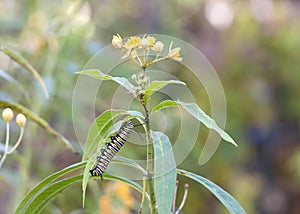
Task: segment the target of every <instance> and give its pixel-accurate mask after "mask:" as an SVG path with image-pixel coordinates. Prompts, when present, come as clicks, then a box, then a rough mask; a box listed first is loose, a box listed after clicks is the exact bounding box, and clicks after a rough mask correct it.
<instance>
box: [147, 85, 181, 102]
mask: <svg viewBox="0 0 300 214" xmlns="http://www.w3.org/2000/svg"><path fill="white" fill-rule="evenodd" d="M168 84H180V85H185V83H184V82H181V81H178V80H168V81H152V82H151V84H150V85H149V86H148V87H147V88H146V90H145V98H144V99H145V100H146V101H147V100H148V98H149V97H150V96H151V95H152V94H153V93H154V92H156V91H158V90H159V89H162V88H164V87H165V86H166V85H168Z"/></svg>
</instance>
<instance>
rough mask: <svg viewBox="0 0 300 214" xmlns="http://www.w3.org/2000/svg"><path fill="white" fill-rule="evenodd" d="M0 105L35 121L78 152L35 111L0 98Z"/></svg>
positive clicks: (74, 150)
mask: <svg viewBox="0 0 300 214" xmlns="http://www.w3.org/2000/svg"><path fill="white" fill-rule="evenodd" d="M0 107H4V108H11V109H13V110H15V111H17V112H19V113H22V114H24V115H25V116H26V117H27V118H28V119H30V120H32V121H33V122H35V123H37V124H38V125H39V126H41V127H42V128H43V129H45V130H46V131H47V132H48V133H49V134H50V135H52V136H53V137H55V139H56V140H57V141H58V142H60V143H63V144H64V145H65V146H66V147H67V148H68V149H71V150H72V151H73V152H75V153H78V151H76V149H75V148H74V146H73V145H72V144H71V143H70V142H69V141H68V140H67V139H66V138H65V137H64V136H62V135H61V134H60V133H58V132H57V131H56V130H54V129H53V128H52V127H51V126H50V125H49V123H48V122H47V121H46V120H44V119H43V118H41V117H40V116H39V115H37V114H36V113H34V112H33V111H31V110H30V109H28V108H26V107H24V106H22V105H20V104H17V103H10V102H7V101H3V100H0Z"/></svg>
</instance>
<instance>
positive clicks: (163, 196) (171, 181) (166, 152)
mask: <svg viewBox="0 0 300 214" xmlns="http://www.w3.org/2000/svg"><path fill="white" fill-rule="evenodd" d="M151 137H152V139H153V147H154V175H155V177H154V188H155V193H156V201H157V205H158V207H157V209H158V213H170V210H171V206H172V201H173V197H174V191H175V186H176V163H175V158H174V155H173V150H172V144H171V142H170V140H169V138H168V136H167V135H165V134H163V133H161V132H154V131H151Z"/></svg>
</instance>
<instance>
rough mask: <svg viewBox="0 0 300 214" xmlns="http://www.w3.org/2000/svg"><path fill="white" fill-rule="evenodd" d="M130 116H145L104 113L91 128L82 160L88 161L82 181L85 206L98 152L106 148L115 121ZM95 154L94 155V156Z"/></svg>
mask: <svg viewBox="0 0 300 214" xmlns="http://www.w3.org/2000/svg"><path fill="white" fill-rule="evenodd" d="M125 115H129V117H130V118H132V117H134V118H138V119H141V118H143V114H142V113H141V112H138V111H125V110H113V109H110V110H107V111H105V112H103V113H102V114H101V115H100V116H99V117H97V118H96V119H95V120H94V122H93V123H92V125H91V126H90V129H89V132H88V137H87V141H86V144H85V147H84V155H83V157H82V160H87V159H88V161H87V164H86V168H85V170H84V173H83V180H82V200H83V205H84V201H85V193H86V187H87V183H88V180H89V177H90V176H89V170H90V169H91V168H92V167H93V165H94V163H95V161H96V157H97V151H99V150H100V148H102V147H104V144H105V142H106V141H105V140H106V137H108V136H107V134H108V133H107V131H108V130H109V128H110V127H111V126H112V125H113V122H114V121H113V120H114V119H116V118H117V117H120V116H125ZM95 150H96V153H94V154H93V152H95ZM92 154H93V155H92Z"/></svg>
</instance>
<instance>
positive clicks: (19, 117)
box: [16, 114, 26, 128]
mask: <svg viewBox="0 0 300 214" xmlns="http://www.w3.org/2000/svg"><path fill="white" fill-rule="evenodd" d="M16 123H17V124H18V126H20V127H21V128H23V127H24V126H25V124H26V117H25V116H24V114H18V115H17V118H16Z"/></svg>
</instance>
